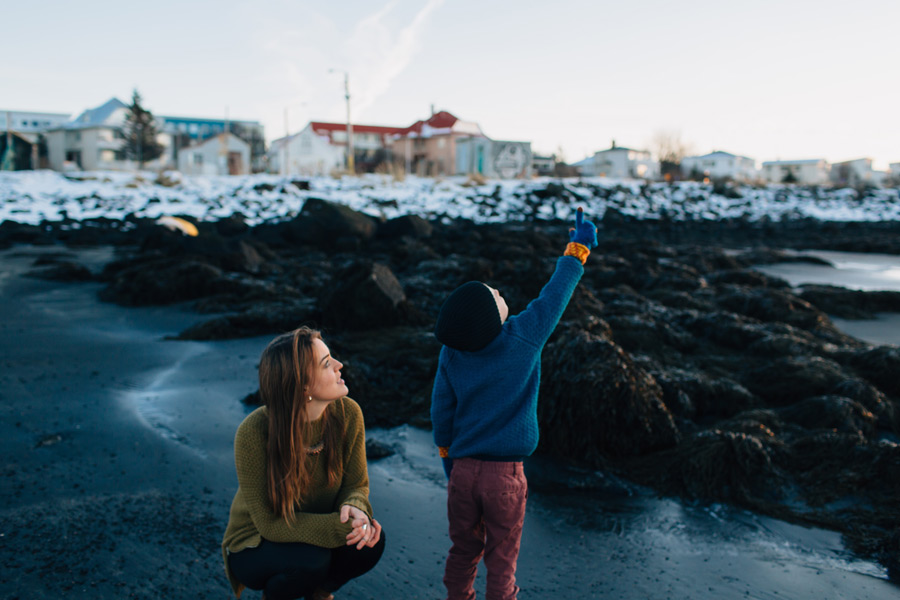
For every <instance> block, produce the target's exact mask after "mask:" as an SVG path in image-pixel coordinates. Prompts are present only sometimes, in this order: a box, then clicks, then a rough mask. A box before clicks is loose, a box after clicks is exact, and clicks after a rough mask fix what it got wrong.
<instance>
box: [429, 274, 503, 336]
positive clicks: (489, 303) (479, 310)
mask: <svg viewBox="0 0 900 600" xmlns="http://www.w3.org/2000/svg"><path fill="white" fill-rule="evenodd" d="M500 327H501V323H500V311H499V310H498V309H497V301H496V300H494V294H492V293H491V290H489V289H488V287H487V286H486V285H484V284H483V283H481V282H480V281H470V282H468V283H464V284H462V285H461V286H459V287H458V288H456V289H455V290H453V292H452V293H451V294H450V295H449V296H448V297H447V299H446V300H445V301H444V304H443V306H441V312H440V314H439V315H438V318H437V323H436V324H435V326H434V336H435V337H436V338H437V339H438V341H439V342H440V343H442V344H444V345H445V346H449V347H451V348H453V349H454V350H463V351H465V352H475V351H477V350H481V349H482V348H484V347H485V346H487V345H488V344H489V343H490V342H491V340H493V339H494V338H495V337H497V334H499V333H500Z"/></svg>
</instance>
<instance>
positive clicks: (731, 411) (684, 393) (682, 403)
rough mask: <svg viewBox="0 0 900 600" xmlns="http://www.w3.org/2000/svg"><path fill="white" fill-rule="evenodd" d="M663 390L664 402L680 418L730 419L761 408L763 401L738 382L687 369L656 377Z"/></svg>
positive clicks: (670, 371) (655, 373)
mask: <svg viewBox="0 0 900 600" xmlns="http://www.w3.org/2000/svg"><path fill="white" fill-rule="evenodd" d="M653 375H654V377H655V378H656V381H657V382H659V385H660V387H661V388H662V390H663V401H664V402H665V404H666V406H668V407H670V408H671V409H672V410H673V411H674V410H676V408H675V407H679V408H678V414H679V415H680V416H685V417H690V418H698V417H708V416H718V417H730V416H733V415H735V414H737V413H739V412H742V411H746V410H748V409H751V408H754V407H757V406H760V405H761V402H760V400H759V398H757V397H756V396H754V395H753V394H752V393H751V392H750V391H749V390H748V389H747V388H745V387H744V386H742V385H741V384H740V383H738V382H737V381H734V380H732V379H729V378H727V377H711V376H709V375H706V374H705V373H703V372H698V371H691V370H687V369H678V368H671V369H663V370H660V371H659V372H656V371H655V372H654V373H653Z"/></svg>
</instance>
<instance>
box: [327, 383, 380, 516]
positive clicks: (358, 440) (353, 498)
mask: <svg viewBox="0 0 900 600" xmlns="http://www.w3.org/2000/svg"><path fill="white" fill-rule="evenodd" d="M342 405H343V410H344V415H345V423H346V424H347V425H346V427H347V428H346V431H345V433H344V477H343V479H342V480H341V489H340V491H338V495H337V502H336V504H337V506H339V507H340V506H343V505H344V504H349V505H351V506H355V507H356V508H358V509H360V510H361V511H363V512H364V513H366V514H367V515H369V518H372V505H371V504H369V471H368V468H367V466H366V426H365V422H364V420H363V415H362V410H361V409H360V408H359V405H358V404H357V403H356V402H354V401H353V400H351V399H350V398H344V399H343V400H342Z"/></svg>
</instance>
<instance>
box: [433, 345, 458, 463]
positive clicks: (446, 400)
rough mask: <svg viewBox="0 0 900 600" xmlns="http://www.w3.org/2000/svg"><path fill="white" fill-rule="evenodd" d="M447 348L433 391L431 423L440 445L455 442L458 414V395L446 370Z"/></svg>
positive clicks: (442, 353) (436, 441)
mask: <svg viewBox="0 0 900 600" xmlns="http://www.w3.org/2000/svg"><path fill="white" fill-rule="evenodd" d="M447 352H448V351H447V349H446V348H442V349H441V357H440V360H439V361H438V369H437V373H435V376H434V387H433V388H432V391H431V425H432V428H433V430H434V443H435V445H436V446H439V447H445V448H446V447H449V446H450V445H451V444H452V443H453V419H454V417H455V415H456V396H455V395H454V393H453V388H451V387H450V381H449V380H448V378H447V374H446V372H445V370H444V361H445V360H446V354H447Z"/></svg>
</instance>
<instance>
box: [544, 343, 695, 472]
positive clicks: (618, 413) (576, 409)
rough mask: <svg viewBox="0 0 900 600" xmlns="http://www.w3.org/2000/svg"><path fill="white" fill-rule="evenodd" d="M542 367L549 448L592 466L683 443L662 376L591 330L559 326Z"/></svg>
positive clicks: (553, 451) (545, 438)
mask: <svg viewBox="0 0 900 600" xmlns="http://www.w3.org/2000/svg"><path fill="white" fill-rule="evenodd" d="M542 371H543V373H544V375H543V379H542V383H541V395H540V397H541V401H540V402H539V403H538V415H539V418H540V421H541V447H542V449H543V450H544V451H546V452H549V453H551V454H554V455H557V456H565V457H569V458H574V459H576V460H578V461H580V462H582V463H583V464H587V465H589V466H590V465H600V464H602V463H603V461H604V459H605V457H609V456H631V455H640V454H646V453H648V452H651V451H653V450H657V449H661V448H667V447H671V446H674V445H675V444H677V443H678V441H679V438H680V434H679V432H678V429H677V427H676V426H675V422H674V420H673V418H672V414H671V413H670V412H669V409H668V408H667V407H666V405H665V404H664V403H663V401H662V390H661V389H660V387H659V384H657V383H656V381H655V380H654V379H653V377H652V376H650V375H649V374H648V373H647V372H645V371H644V370H643V369H641V368H640V367H638V366H637V365H636V364H635V363H634V361H633V360H632V359H631V358H630V357H629V356H628V354H626V353H625V352H624V351H623V350H622V349H621V348H619V347H618V346H616V345H615V344H613V343H612V342H610V341H608V340H605V339H602V338H599V337H597V336H594V335H591V334H588V333H586V332H579V331H570V332H565V333H561V334H560V335H558V336H557V337H556V340H555V341H553V342H551V343H550V344H548V345H547V347H546V348H545V349H544V352H543V360H542Z"/></svg>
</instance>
